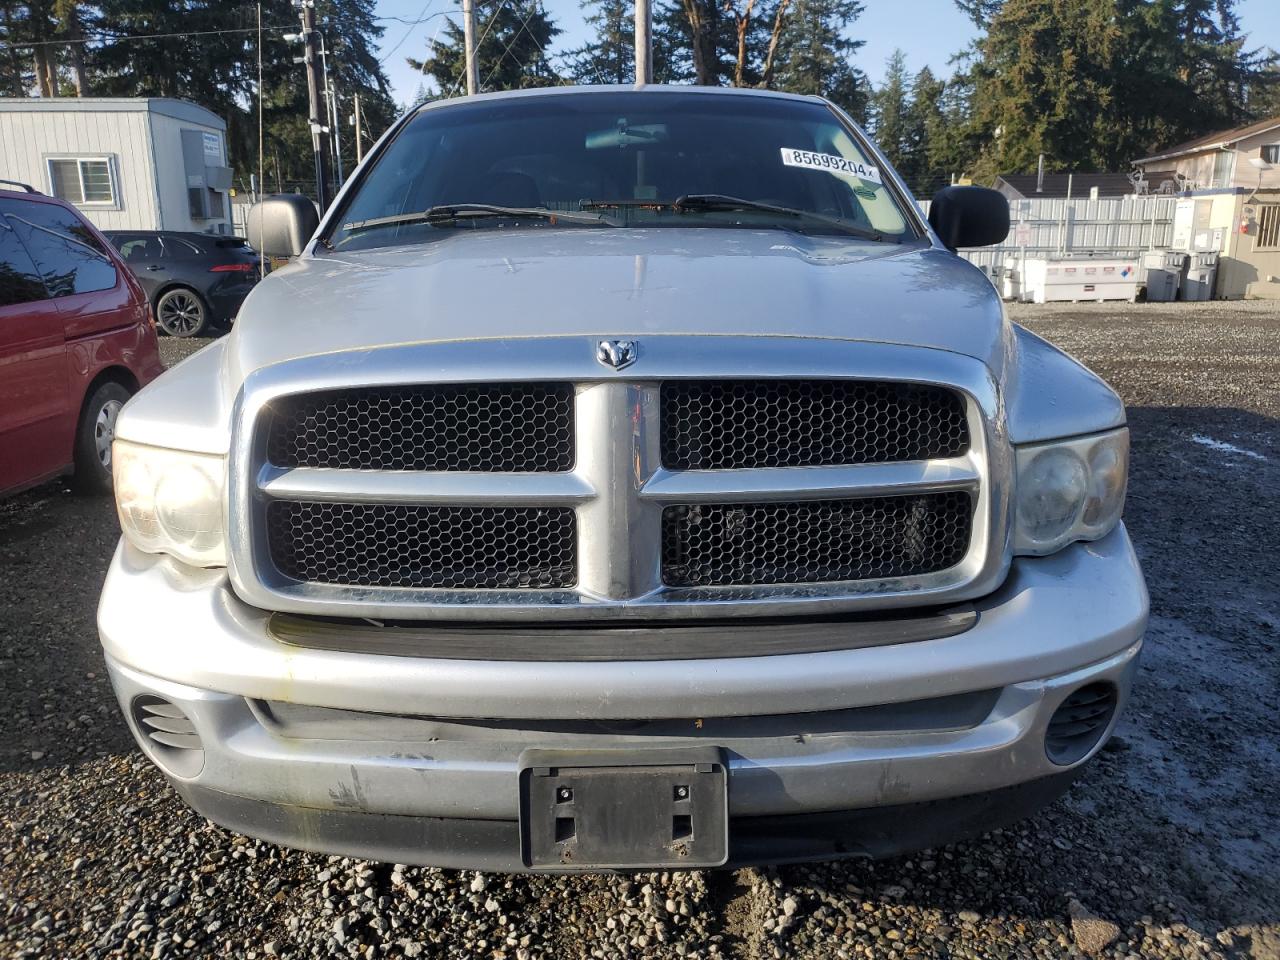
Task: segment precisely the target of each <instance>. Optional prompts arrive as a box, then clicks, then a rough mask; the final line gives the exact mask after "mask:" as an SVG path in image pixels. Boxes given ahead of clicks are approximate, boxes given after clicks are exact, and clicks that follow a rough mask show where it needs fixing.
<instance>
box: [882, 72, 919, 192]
mask: <svg viewBox="0 0 1280 960" xmlns="http://www.w3.org/2000/svg"><path fill="white" fill-rule="evenodd" d="M910 97H911V82H910V80H908V79H907V55H906V54H905V53H904V52H903V51H901V50H894V51H893V55H892V56H890V57H889V60H888V62H887V64H886V67H885V75H884V83H883V84H881V85H880V86H879V87H878V88H877V89H876V91H875V93H873V94H872V95H871V129H872V131H873V132H874V133H875V137H876V143H877V144H878V145H879V147H880V149H881V150H882V151H883V152H884V154H885V156H886V157H888V158H889V162H890V163H892V164H893V165H894V166H895V167H896V168H897V169H898V172H899V173H901V174H902V175H903V176H904V177H907V178H908V179H910V174H912V173H914V171H912V170H909V169H907V160H908V157H909V156H910V151H911V145H910V140H911V133H910V131H909V130H908V121H909V117H908V110H909V100H910Z"/></svg>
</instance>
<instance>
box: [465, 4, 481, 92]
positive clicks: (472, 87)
mask: <svg viewBox="0 0 1280 960" xmlns="http://www.w3.org/2000/svg"><path fill="white" fill-rule="evenodd" d="M462 42H463V45H464V46H465V47H466V48H467V96H469V97H473V96H475V94H476V91H478V90H479V89H480V68H479V66H478V65H477V64H476V5H475V0H462Z"/></svg>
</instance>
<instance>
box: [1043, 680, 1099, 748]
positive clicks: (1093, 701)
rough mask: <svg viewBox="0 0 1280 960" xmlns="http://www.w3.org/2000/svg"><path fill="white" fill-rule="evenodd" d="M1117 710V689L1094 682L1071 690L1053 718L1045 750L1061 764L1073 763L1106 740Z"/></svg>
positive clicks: (1050, 720)
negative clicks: (1104, 738)
mask: <svg viewBox="0 0 1280 960" xmlns="http://www.w3.org/2000/svg"><path fill="white" fill-rule="evenodd" d="M1115 712H1116V688H1115V686H1113V685H1112V684H1110V683H1090V684H1088V685H1087V686H1083V687H1081V688H1080V689H1078V690H1076V691H1074V692H1073V693H1071V695H1070V696H1068V697H1067V699H1065V700H1063V701H1062V704H1061V706H1059V707H1058V709H1057V710H1055V711H1054V712H1053V716H1052V717H1050V718H1049V729H1048V730H1047V731H1046V732H1045V738H1044V752H1045V753H1046V754H1047V755H1048V757H1049V759H1050V760H1051V761H1053V762H1054V763H1056V764H1058V765H1059V766H1063V767H1066V766H1070V765H1071V764H1073V763H1078V762H1079V761H1081V760H1083V759H1084V758H1085V757H1086V756H1088V755H1089V753H1090V751H1092V750H1093V748H1094V747H1096V746H1097V745H1098V743H1099V741H1101V740H1102V735H1103V734H1104V733H1106V731H1107V728H1108V727H1109V726H1110V725H1111V718H1112V717H1113V716H1114V715H1115Z"/></svg>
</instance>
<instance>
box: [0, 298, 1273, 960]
mask: <svg viewBox="0 0 1280 960" xmlns="http://www.w3.org/2000/svg"><path fill="white" fill-rule="evenodd" d="M1013 310H1014V315H1015V317H1016V318H1017V319H1018V320H1019V321H1021V322H1023V323H1026V324H1027V325H1028V326H1030V327H1031V328H1032V329H1034V330H1036V331H1037V332H1039V333H1041V334H1042V335H1044V336H1046V337H1048V338H1049V339H1051V340H1053V341H1054V342H1056V343H1058V344H1060V345H1062V346H1063V347H1065V348H1066V349H1068V350H1070V351H1071V352H1072V353H1074V354H1075V355H1077V356H1079V357H1080V358H1081V359H1083V360H1084V361H1086V362H1087V363H1089V364H1090V365H1092V366H1093V367H1094V368H1095V369H1097V370H1099V371H1100V372H1101V373H1102V374H1103V375H1105V376H1106V377H1107V378H1108V379H1109V380H1110V381H1111V382H1112V383H1113V384H1115V385H1116V387H1117V388H1118V389H1119V390H1120V392H1121V393H1122V394H1123V395H1124V398H1125V400H1126V401H1127V402H1128V403H1129V405H1130V417H1131V423H1132V429H1133V443H1134V445H1133V475H1132V481H1131V485H1130V501H1129V511H1128V521H1129V524H1130V527H1131V530H1132V531H1133V535H1134V537H1135V540H1136V541H1137V543H1138V547H1139V550H1140V552H1141V554H1142V557H1143V561H1144V563H1145V564H1146V570H1147V575H1148V578H1149V581H1150V585H1151V591H1152V601H1153V614H1154V615H1153V621H1152V627H1151V631H1150V633H1149V634H1148V639H1147V644H1148V645H1147V649H1146V653H1145V656H1144V661H1143V669H1142V672H1141V677H1140V679H1139V685H1138V688H1137V691H1136V693H1135V697H1134V699H1133V701H1132V704H1131V706H1130V709H1129V711H1128V713H1127V715H1126V717H1125V720H1124V721H1123V723H1122V725H1121V729H1120V735H1119V736H1118V737H1117V738H1116V740H1114V741H1113V743H1112V745H1111V746H1110V747H1109V748H1108V749H1107V750H1106V751H1105V752H1104V753H1103V754H1102V756H1101V758H1100V759H1099V761H1098V762H1097V763H1095V764H1094V765H1093V767H1092V768H1091V769H1090V771H1089V772H1088V774H1087V775H1086V776H1085V777H1084V779H1083V780H1082V781H1081V782H1079V783H1077V784H1076V786H1074V787H1073V788H1072V790H1071V792H1070V793H1069V794H1068V795H1067V796H1066V797H1065V798H1064V799H1063V800H1061V801H1059V802H1058V803H1057V804H1055V805H1054V806H1052V807H1051V808H1049V809H1048V810H1046V811H1045V812H1043V813H1042V814H1041V815H1039V816H1038V817H1036V818H1035V819H1033V820H1031V821H1028V822H1025V823H1022V824H1020V825H1018V826H1016V827H1014V828H1012V829H1008V830H1002V831H995V832H993V833H991V834H989V835H988V836H985V837H983V838H981V839H979V840H974V841H970V842H964V843H957V844H954V845H952V846H949V847H947V848H945V849H940V850H934V851H928V852H926V853H922V854H919V855H917V856H913V857H910V858H903V859H897V860H890V861H885V862H880V863H873V864H868V863H830V864H818V865H814V866H811V867H787V868H782V869H769V870H743V871H738V872H736V873H689V874H651V875H644V876H635V877H630V878H621V877H578V878H571V879H555V878H548V877H507V876H499V875H477V874H472V873H459V872H453V871H444V870H429V869H418V868H407V867H405V868H401V867H396V866H392V865H387V864H372V863H365V862H360V861H352V860H345V859H338V858H328V857H323V856H314V855H307V854H300V853H295V852H292V851H289V850H285V849H282V848H280V847H276V846H273V845H271V844H268V843H259V842H257V841H255V840H250V839H248V838H245V837H242V836H237V835H234V834H231V833H228V832H226V831H224V830H221V829H219V828H217V827H214V826H212V825H210V824H209V823H208V822H206V821H205V820H203V819H202V818H201V817H199V816H197V815H195V814H193V813H191V812H189V811H188V810H187V809H186V808H185V807H184V806H183V805H182V804H181V803H180V802H179V801H178V799H177V798H176V796H175V795H174V794H173V793H172V791H170V789H169V788H168V787H167V786H166V784H165V782H164V781H163V779H162V778H161V777H160V776H159V775H158V774H157V773H156V772H155V771H154V770H153V769H152V768H151V767H150V765H149V764H147V763H145V762H144V761H143V760H142V759H141V756H140V754H139V753H138V752H137V751H136V750H135V749H134V746H133V744H132V742H131V740H130V738H129V736H128V734H127V732H126V730H125V727H124V724H123V722H122V721H121V720H120V718H119V717H118V716H117V711H116V704H115V701H114V699H113V697H112V695H111V690H110V686H109V684H108V682H107V680H106V678H105V675H104V670H103V664H102V656H101V653H100V651H99V648H98V644H97V638H96V635H95V632H94V627H93V610H94V605H95V602H96V599H97V592H98V588H99V584H100V582H101V577H102V573H103V570H104V567H105V565H106V561H107V558H108V556H109V554H110V552H111V549H112V546H113V544H114V542H115V539H116V526H115V520H114V517H113V515H112V511H111V508H110V505H109V503H107V502H106V501H102V500H82V499H77V498H75V497H72V496H71V495H69V494H67V493H65V492H64V491H63V490H62V489H61V487H60V486H58V485H52V486H48V487H45V488H42V489H39V490H36V491H33V492H31V493H28V494H25V495H23V496H20V497H17V498H14V499H11V500H8V501H5V502H0V637H2V638H3V644H2V646H0V658H3V659H0V687H2V690H3V696H4V698H5V701H6V708H5V709H4V711H3V716H0V723H2V724H3V727H2V728H0V732H2V733H3V738H2V739H0V743H2V744H3V748H2V749H0V811H2V812H0V816H3V830H2V831H0V860H2V865H0V955H2V956H12V957H25V956H46V957H80V956H92V957H99V956H130V957H132V956H138V957H155V958H159V957H177V956H209V955H219V956H222V955H232V956H243V957H263V956H286V957H313V956H314V957H330V956H348V957H384V956H387V957H400V956H405V957H414V956H422V957H446V956H447V957H511V958H517V957H519V958H526V957H548V958H549V957H613V956H671V955H676V956H715V955H723V956H730V957H750V958H755V957H784V956H785V957H814V958H818V957H821V958H827V957H956V958H960V957H972V958H988V957H1000V958H1003V957H1071V956H1079V955H1081V953H1082V952H1084V951H1093V952H1095V953H1099V954H1100V955H1102V956H1107V957H1120V956H1144V957H1147V956H1150V957H1182V958H1191V957H1221V958H1244V957H1252V958H1273V960H1274V958H1280V833H1278V831H1277V811H1280V786H1278V784H1280V750H1277V744H1276V737H1277V730H1278V729H1280V658H1277V656H1276V654H1277V639H1278V635H1280V587H1277V585H1276V580H1275V576H1276V574H1275V571H1276V569H1277V567H1280V550H1278V549H1277V546H1276V542H1277V533H1280V529H1278V528H1277V520H1276V504H1277V503H1280V419H1278V418H1280V308H1277V306H1276V305H1275V304H1265V303H1237V304H1185V305H1184V304H1176V305H1159V306H1157V305H1141V306H1127V305H1124V306H1115V305H1107V306H1094V305H1066V306H1061V307H1049V308H1046V307H1015V308H1013ZM162 346H163V348H164V350H165V354H166V358H167V359H169V360H170V361H172V360H173V359H174V358H176V357H177V356H179V355H180V354H182V353H184V352H189V351H190V350H191V349H193V348H194V346H195V345H193V344H187V343H181V342H177V341H173V340H166V341H163V342H162Z"/></svg>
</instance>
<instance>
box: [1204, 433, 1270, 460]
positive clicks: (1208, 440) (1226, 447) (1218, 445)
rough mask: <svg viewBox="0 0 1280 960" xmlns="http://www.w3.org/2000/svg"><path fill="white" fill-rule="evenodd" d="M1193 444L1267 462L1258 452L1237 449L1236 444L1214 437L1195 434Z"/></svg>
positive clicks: (1242, 448)
mask: <svg viewBox="0 0 1280 960" xmlns="http://www.w3.org/2000/svg"><path fill="white" fill-rule="evenodd" d="M1191 442H1192V443H1198V444H1200V446H1202V447H1208V448H1209V449H1211V450H1217V451H1219V452H1220V453H1234V454H1235V455H1236V456H1238V457H1249V458H1250V459H1253V460H1266V459H1267V458H1266V457H1265V456H1263V455H1262V454H1260V453H1258V452H1257V451H1256V450H1246V449H1245V448H1244V447H1237V446H1236V445H1235V444H1234V443H1227V442H1226V441H1225V440H1215V439H1213V437H1206V436H1205V435H1204V434H1202V433H1193V434H1192V435H1191Z"/></svg>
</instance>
